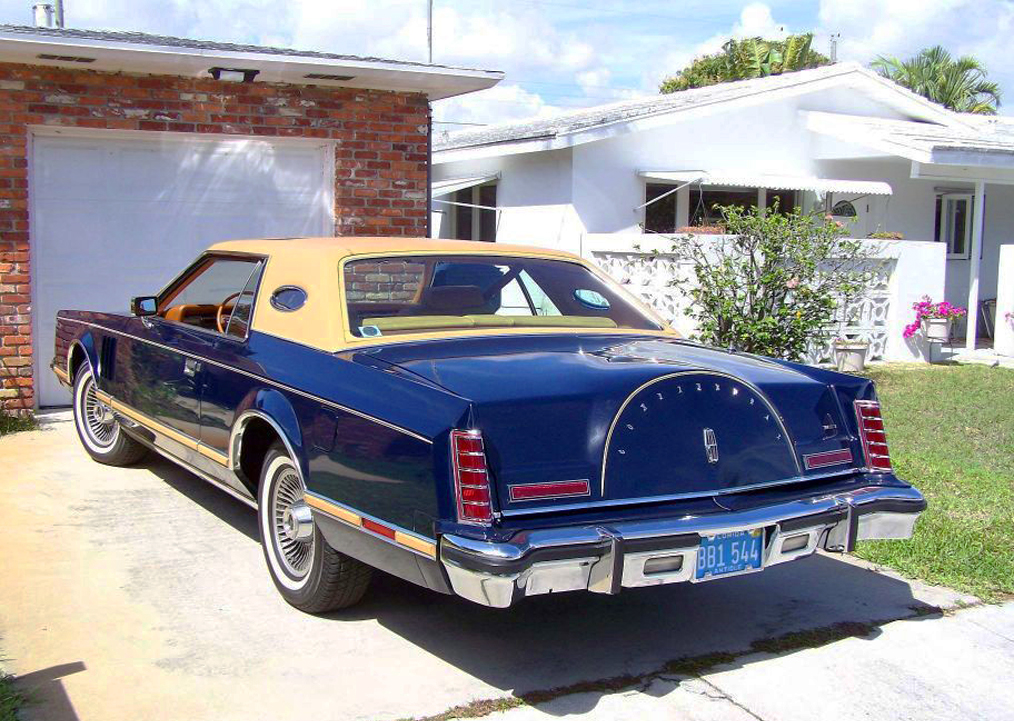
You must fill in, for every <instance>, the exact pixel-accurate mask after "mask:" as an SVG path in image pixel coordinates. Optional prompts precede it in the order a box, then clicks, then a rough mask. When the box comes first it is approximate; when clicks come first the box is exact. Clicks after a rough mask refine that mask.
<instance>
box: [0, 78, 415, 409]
mask: <svg viewBox="0 0 1014 721" xmlns="http://www.w3.org/2000/svg"><path fill="white" fill-rule="evenodd" d="M428 114H429V105H428V103H427V101H426V98H425V96H423V95H420V94H414V93H392V92H382V91H373V90H355V89H346V88H323V87H314V86H296V85H272V84H267V83H253V84H250V85H245V84H237V83H226V82H218V81H215V80H211V79H191V78H179V77H174V76H152V75H128V74H119V73H116V74H113V73H102V72H95V71H89V70H75V69H60V68H48V67H45V68H44V67H35V66H27V65H16V64H4V63H0V408H2V409H6V410H7V411H19V410H23V409H30V408H32V407H33V406H34V404H35V396H34V389H33V378H32V329H31V322H30V318H31V307H30V297H31V259H30V257H29V247H28V227H29V217H28V170H27V169H28V157H27V153H26V148H27V139H28V133H29V129H28V126H31V125H59V126H72V127H78V128H98V129H115V130H142V131H172V132H184V133H221V134H229V135H248V136H263V137H298V138H326V139H330V140H333V141H334V143H335V234H336V235H404V236H422V235H425V232H426V215H427V213H426V165H427V152H426V133H427V124H428ZM46 357H48V354H47V356H46ZM40 370H41V372H43V373H48V372H49V370H48V369H45V368H43V369H40Z"/></svg>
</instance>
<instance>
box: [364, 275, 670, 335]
mask: <svg viewBox="0 0 1014 721" xmlns="http://www.w3.org/2000/svg"><path fill="white" fill-rule="evenodd" d="M345 298H346V302H347V304H348V314H349V325H350V327H351V330H352V332H353V334H355V335H357V336H360V337H363V338H375V337H380V336H387V335H396V334H399V333H418V332H425V331H433V330H438V329H444V328H447V329H467V328H606V329H608V328H630V329H636V330H659V325H658V324H657V323H655V322H654V321H652V320H651V319H650V318H648V317H646V316H645V315H644V314H643V313H642V312H641V311H639V310H638V309H637V308H636V307H634V306H633V305H631V304H630V303H628V302H627V301H626V300H624V298H623V297H622V296H621V295H620V294H619V293H617V292H616V290H615V289H614V288H612V287H611V286H610V285H609V284H607V283H604V282H602V281H601V280H599V279H598V277H596V276H595V275H593V274H592V273H591V272H590V271H589V270H588V269H587V268H585V267H583V266H581V265H579V264H577V263H569V262H567V261H560V260H541V259H536V258H501V257H496V256H410V257H397V258H369V259H363V260H355V261H351V262H349V263H346V264H345Z"/></svg>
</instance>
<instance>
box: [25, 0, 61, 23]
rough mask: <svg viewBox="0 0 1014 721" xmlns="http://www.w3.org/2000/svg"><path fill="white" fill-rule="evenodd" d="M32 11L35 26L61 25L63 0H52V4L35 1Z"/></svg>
mask: <svg viewBox="0 0 1014 721" xmlns="http://www.w3.org/2000/svg"><path fill="white" fill-rule="evenodd" d="M32 13H33V15H34V18H35V27H37V28H62V27H63V0H54V2H53V3H52V4H50V3H36V4H35V5H33V6H32Z"/></svg>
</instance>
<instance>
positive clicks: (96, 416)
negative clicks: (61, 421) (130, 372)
mask: <svg viewBox="0 0 1014 721" xmlns="http://www.w3.org/2000/svg"><path fill="white" fill-rule="evenodd" d="M87 383H88V386H87V387H86V388H85V391H84V404H83V405H84V408H83V409H82V411H83V413H82V415H83V416H84V421H85V427H86V428H87V429H88V435H89V436H91V439H92V441H93V442H94V443H95V445H97V446H102V447H106V446H111V445H112V444H113V442H114V441H115V440H116V434H117V433H118V432H119V426H118V425H117V424H116V418H114V417H113V409H112V408H110V407H109V406H107V405H106V404H105V403H103V402H101V401H100V400H99V398H98V395H97V394H96V393H95V381H93V380H92V379H88V381H87Z"/></svg>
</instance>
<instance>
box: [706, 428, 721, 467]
mask: <svg viewBox="0 0 1014 721" xmlns="http://www.w3.org/2000/svg"><path fill="white" fill-rule="evenodd" d="M704 452H705V453H706V454H707V456H708V463H718V438H716V437H715V432H714V431H713V430H711V429H710V428H705V429H704Z"/></svg>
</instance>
